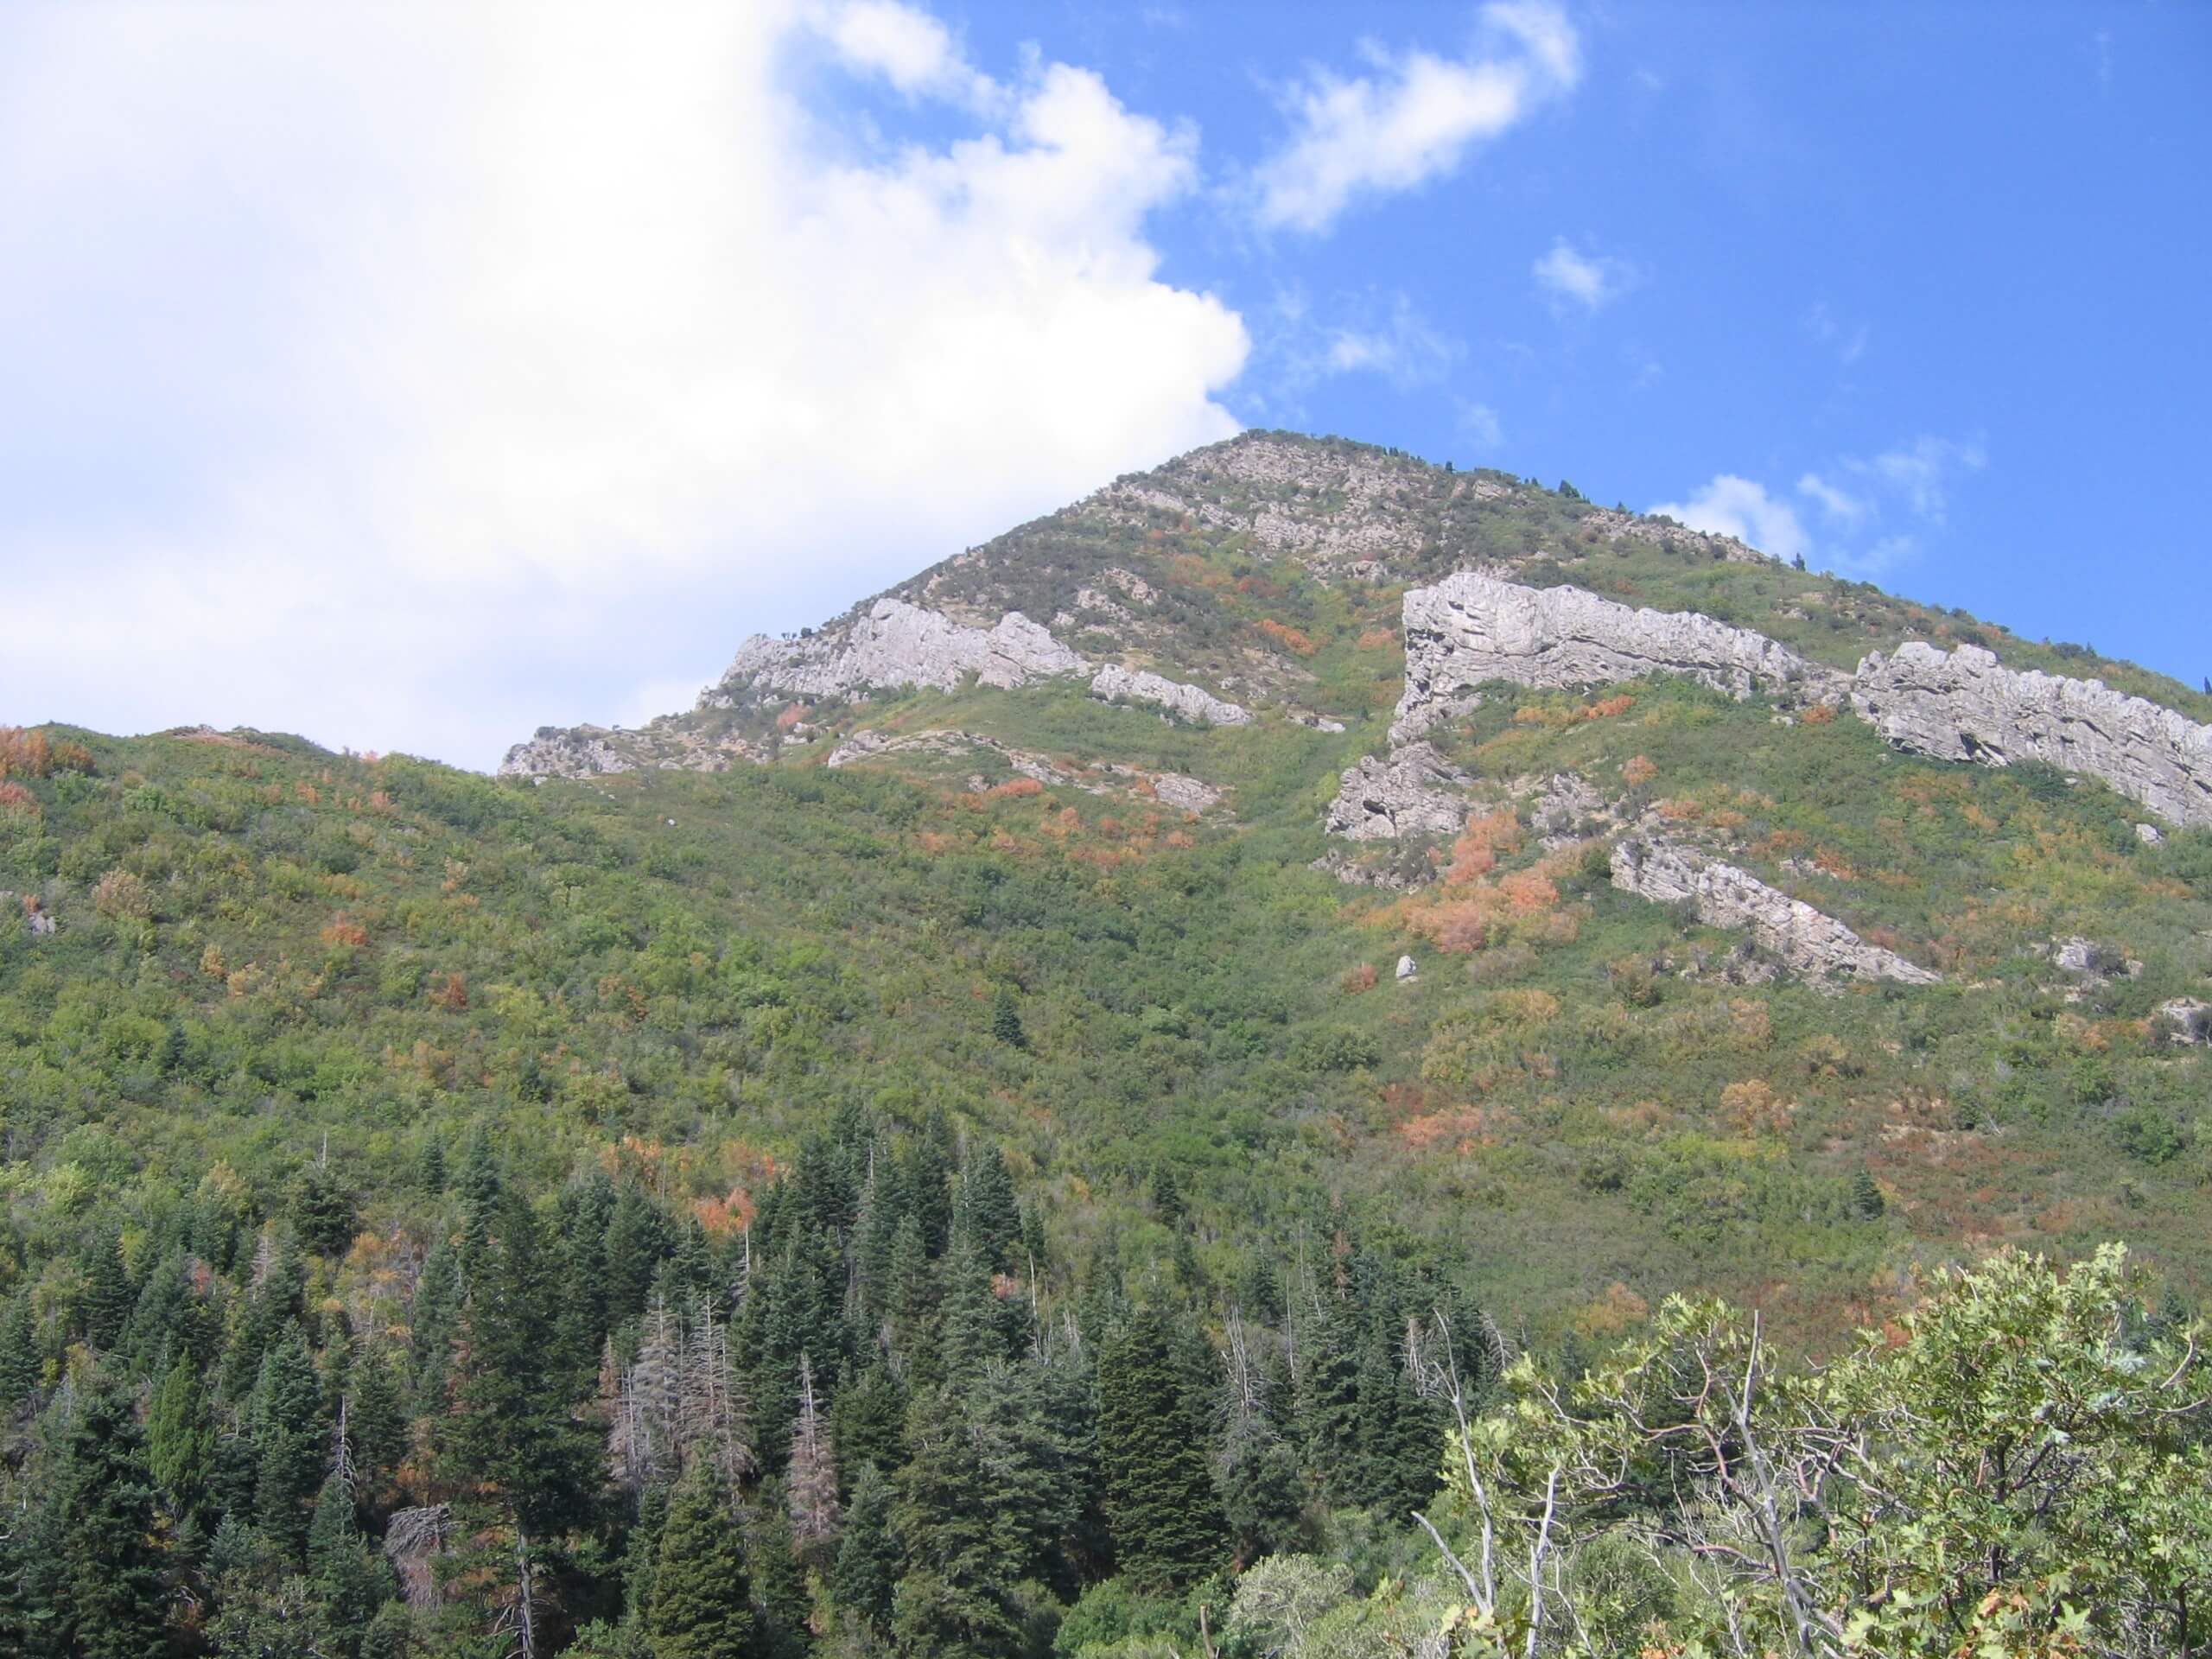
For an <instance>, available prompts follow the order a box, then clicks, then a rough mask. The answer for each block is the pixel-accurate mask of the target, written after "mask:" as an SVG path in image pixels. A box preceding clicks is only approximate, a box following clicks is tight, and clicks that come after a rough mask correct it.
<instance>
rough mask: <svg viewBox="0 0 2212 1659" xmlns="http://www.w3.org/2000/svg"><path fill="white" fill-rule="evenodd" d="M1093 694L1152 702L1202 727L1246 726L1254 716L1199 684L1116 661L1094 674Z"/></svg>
mask: <svg viewBox="0 0 2212 1659" xmlns="http://www.w3.org/2000/svg"><path fill="white" fill-rule="evenodd" d="M1090 695H1091V696H1094V697H1098V698H1101V699H1103V700H1104V701H1105V702H1142V703H1149V704H1151V705H1152V706H1153V707H1154V708H1157V709H1164V710H1166V712H1167V713H1169V714H1171V715H1180V716H1182V718H1184V719H1185V720H1188V721H1196V722H1197V723H1198V724H1199V725H1201V726H1243V725H1247V724H1249V722H1250V721H1251V718H1252V711H1251V710H1250V709H1246V708H1243V707H1242V706H1241V705H1239V704H1237V703H1234V702H1226V701H1224V699H1222V698H1220V697H1217V696H1214V695H1213V694H1212V693H1211V692H1208V691H1202V690H1199V689H1198V687H1197V686H1195V685H1185V684H1184V683H1182V682H1181V681H1180V680H1171V679H1168V678H1167V677H1166V676H1164V675H1160V674H1154V673H1153V672H1152V671H1150V670H1149V669H1142V668H1137V669H1129V668H1123V667H1122V666H1121V665H1120V664H1116V663H1109V664H1107V665H1106V666H1105V667H1103V668H1102V669H1100V670H1099V671H1098V672H1097V674H1096V676H1094V677H1092V679H1091V682H1090Z"/></svg>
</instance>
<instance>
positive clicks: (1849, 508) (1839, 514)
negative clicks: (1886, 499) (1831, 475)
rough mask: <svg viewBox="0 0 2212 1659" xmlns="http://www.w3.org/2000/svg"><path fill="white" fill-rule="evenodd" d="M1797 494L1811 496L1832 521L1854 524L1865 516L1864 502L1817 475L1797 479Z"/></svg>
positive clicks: (1812, 474) (1809, 474)
mask: <svg viewBox="0 0 2212 1659" xmlns="http://www.w3.org/2000/svg"><path fill="white" fill-rule="evenodd" d="M1797 493H1799V494H1800V495H1809V496H1811V497H1812V498H1813V499H1814V500H1815V501H1817V502H1819V503H1820V504H1821V512H1825V513H1826V514H1827V516H1828V517H1829V518H1832V519H1838V520H1840V521H1841V522H1843V523H1845V524H1857V523H1858V522H1859V520H1860V519H1862V518H1865V517H1866V512H1867V504H1866V502H1865V501H1864V500H1862V499H1860V498H1859V497H1858V496H1855V495H1853V494H1852V493H1851V492H1850V491H1848V490H1841V489H1838V488H1837V487H1836V486H1834V485H1833V484H1831V483H1829V482H1828V481H1827V480H1826V479H1824V478H1822V477H1821V475H1820V474H1818V473H1808V474H1805V475H1804V476H1803V477H1802V478H1801V479H1799V480H1797Z"/></svg>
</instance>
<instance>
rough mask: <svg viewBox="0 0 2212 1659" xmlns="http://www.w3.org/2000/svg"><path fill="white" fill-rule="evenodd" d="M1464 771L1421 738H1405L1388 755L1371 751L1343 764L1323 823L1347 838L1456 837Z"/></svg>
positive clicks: (1462, 814) (1463, 807) (1463, 809)
mask: <svg viewBox="0 0 2212 1659" xmlns="http://www.w3.org/2000/svg"><path fill="white" fill-rule="evenodd" d="M1468 782H1469V779H1468V777H1467V774H1466V773H1465V772H1462V771H1460V770H1459V768H1458V767H1457V766H1452V765H1451V764H1450V763H1449V762H1447V761H1446V760H1445V759H1444V758H1443V757H1442V756H1441V755H1440V754H1438V753H1437V752H1436V751H1435V750H1434V749H1433V748H1431V747H1429V746H1428V745H1427V744H1426V743H1420V742H1415V743H1407V744H1404V745H1402V746H1401V747H1397V748H1395V749H1393V750H1391V752H1390V753H1389V758H1388V759H1387V760H1377V759H1376V757H1375V756H1373V755H1371V754H1363V755H1362V756H1360V757H1359V764H1358V765H1357V766H1349V767H1346V768H1345V770H1344V780H1343V782H1342V784H1341V785H1339V786H1338V790H1337V798H1336V799H1335V800H1333V801H1332V802H1331V803H1330V804H1329V810H1328V814H1327V816H1326V817H1325V819H1324V821H1323V822H1324V825H1325V828H1326V829H1328V832H1329V833H1330V834H1331V835H1332V836H1343V837H1344V839H1345V840H1347V841H1397V840H1399V839H1401V838H1402V837H1404V836H1456V835H1458V834H1459V829H1460V826H1461V825H1462V824H1464V823H1465V822H1466V819H1467V797H1466V792H1465V791H1466V786H1467V784H1468Z"/></svg>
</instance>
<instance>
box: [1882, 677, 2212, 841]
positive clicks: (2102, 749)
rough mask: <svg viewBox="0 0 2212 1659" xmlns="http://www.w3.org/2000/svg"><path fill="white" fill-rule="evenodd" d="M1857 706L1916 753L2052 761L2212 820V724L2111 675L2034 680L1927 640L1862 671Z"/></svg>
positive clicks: (2166, 811)
mask: <svg viewBox="0 0 2212 1659" xmlns="http://www.w3.org/2000/svg"><path fill="white" fill-rule="evenodd" d="M1851 706H1852V707H1853V709H1855V710H1857V711H1858V713H1859V717H1860V718H1861V719H1863V720H1866V721H1871V722H1872V724H1873V725H1874V727H1875V728H1877V729H1878V730H1879V731H1880V732H1881V734H1882V735H1883V736H1884V737H1885V738H1887V739H1888V740H1889V741H1891V742H1892V743H1894V744H1896V745H1897V747H1899V748H1902V749H1910V750H1911V751H1912V752H1913V753H1916V754H1925V755H1931V756H1933V757H1934V758H1936V760H1972V761H1974V762H1977V763H1978V764H1980V765H1982V766H2005V765H2007V764H2009V763H2010V762H2012V761H2016V760H2040V761H2042V762H2044V764H2045V765H2047V766H2058V767H2061V768H2063V769H2064V770H2066V771H2068V772H2087V773H2088V774H2089V775H2090V776H2092V777H2094V778H2101V779H2104V781H2105V782H2106V783H2107V784H2110V785H2112V786H2113V788H2114V789H2116V790H2118V791H2120V793H2121V794H2123V795H2125V796H2126V797H2128V798H2130V799H2131V800H2136V801H2140V802H2141V803H2142V804H2144V805H2145V806H2147V807H2149V808H2150V809H2151V810H2152V811H2153V812H2156V813H2158V814H2159V815H2160V816H2161V817H2166V818H2169V819H2171V820H2172V821H2173V822H2174V823H2189V824H2196V823H2212V726H2199V725H2196V724H2195V723H2194V722H2192V721H2189V720H2187V719H2185V718H2183V716H2182V715H2178V714H2177V713H2175V712H2174V711H2173V710H2172V709H2165V708H2161V707H2160V706H2159V705H2158V704H2157V703H2155V702H2151V701H2149V700H2148V699H2147V698H2144V697H2131V696H2123V695H2122V694H2121V693H2120V692H2117V691H2114V690H2112V689H2111V688H2110V687H2108V686H2107V685H2106V684H2105V683H2104V682H2103V681H2101V680H2075V679H2069V678H2066V677H2063V676H2062V675H2056V674H2044V673H2039V672H2036V671H2029V672H2025V673H2023V672H2020V671H2018V670H2014V669H2009V668H2006V667H2005V666H2004V665H2003V664H2000V663H1999V661H1998V660H1997V658H1996V655H1995V653H1993V652H1988V651H1985V650H1982V649H1981V648H1980V647H1979V646H1974V645H1961V646H1960V647H1958V649H1956V650H1955V651H1952V652H1941V651H1938V650H1936V648H1935V647H1934V646H1933V645H1926V644H1924V643H1923V642H1921V641H1919V640H1912V641H1910V642H1908V643H1907V644H1905V645H1900V646H1898V647H1897V650H1896V651H1894V652H1890V653H1889V654H1888V655H1886V656H1885V655H1884V654H1883V653H1882V652H1872V654H1870V655H1869V656H1868V657H1867V658H1866V660H1865V661H1863V662H1861V663H1860V664H1859V672H1858V674H1857V675H1856V676H1855V677H1853V681H1852V686H1851Z"/></svg>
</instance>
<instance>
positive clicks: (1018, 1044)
mask: <svg viewBox="0 0 2212 1659" xmlns="http://www.w3.org/2000/svg"><path fill="white" fill-rule="evenodd" d="M991 1038H992V1040H993V1041H995V1042H999V1043H1003V1044H1004V1045H1005V1046H1007V1047H1008V1048H1027V1047H1028V1046H1029V1038H1028V1035H1027V1033H1025V1032H1024V1031H1023V1030H1022V1028H1021V1005H1020V1002H1018V1001H1015V999H1014V987H1013V986H1011V985H1001V986H1000V987H999V988H998V990H997V992H996V994H995V995H993V996H992V998H991Z"/></svg>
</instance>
